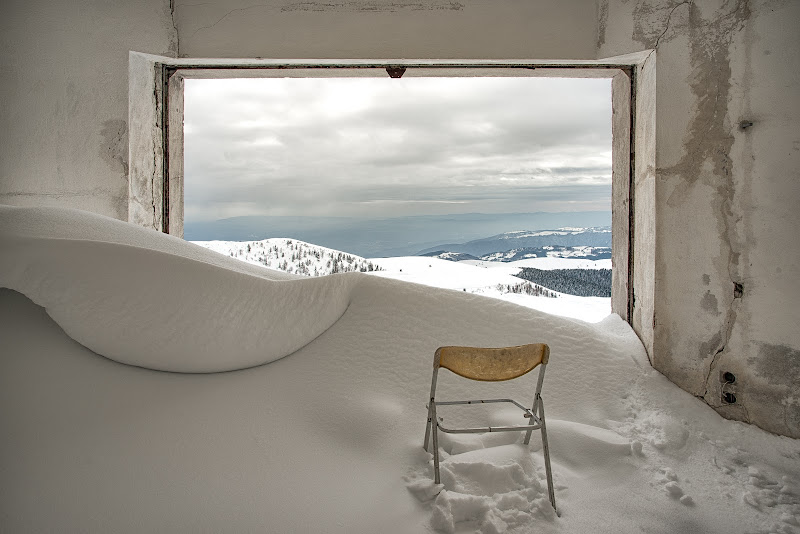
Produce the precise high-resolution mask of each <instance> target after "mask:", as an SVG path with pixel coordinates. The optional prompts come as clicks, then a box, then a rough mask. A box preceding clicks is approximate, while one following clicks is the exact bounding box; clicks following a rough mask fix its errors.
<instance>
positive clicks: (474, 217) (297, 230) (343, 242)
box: [184, 211, 611, 258]
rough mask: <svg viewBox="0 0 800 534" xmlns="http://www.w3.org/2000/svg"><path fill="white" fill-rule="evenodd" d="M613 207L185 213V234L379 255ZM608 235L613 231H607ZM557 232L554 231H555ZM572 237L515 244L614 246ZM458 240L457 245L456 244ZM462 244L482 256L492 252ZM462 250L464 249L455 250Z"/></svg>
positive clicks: (600, 219) (607, 218) (582, 223)
mask: <svg viewBox="0 0 800 534" xmlns="http://www.w3.org/2000/svg"><path fill="white" fill-rule="evenodd" d="M610 224H611V212H610V211H582V212H559V213H547V212H537V213H499V214H498V213H459V214H452V215H416V216H407V217H394V218H385V219H378V218H371V219H367V218H357V217H295V216H288V217H265V216H247V217H233V218H228V219H221V220H217V221H202V222H201V221H192V220H191V219H190V218H188V217H187V221H186V223H185V226H184V238H185V239H187V240H189V241H213V240H217V241H260V240H263V239H268V238H290V239H298V240H301V241H305V242H307V243H314V244H316V245H319V246H323V247H326V248H330V249H334V250H341V251H346V252H348V253H350V254H353V255H356V256H361V257H364V258H381V257H396V256H410V255H418V254H419V253H420V252H421V251H422V252H423V253H424V252H425V251H427V252H432V251H435V250H444V245H442V244H456V245H457V244H467V243H469V242H472V241H483V240H486V239H488V240H491V239H493V238H491V237H489V238H487V237H486V236H497V235H500V234H501V233H502V232H508V230H509V229H512V230H519V229H525V230H526V231H528V232H536V231H541V230H547V229H550V228H564V227H581V228H593V227H603V226H606V227H607V226H610ZM609 235H610V233H609ZM554 237H555V236H554ZM559 239H560V238H559ZM569 239H570V238H569V237H564V239H563V240H556V241H552V240H551V242H544V241H535V240H534V241H530V242H525V241H524V239H523V238H522V237H521V236H520V237H519V238H518V239H516V240H512V241H516V242H517V243H518V245H512V246H511V247H509V248H507V249H503V250H510V249H511V248H514V247H517V248H521V247H541V246H546V245H556V246H562V245H563V246H573V245H594V246H608V247H610V246H611V241H610V237H609V238H608V240H607V243H608V244H607V245H601V244H600V243H599V242H598V243H595V242H585V243H581V242H577V241H575V240H574V239H573V240H572V241H569ZM456 245H454V246H456ZM490 248H491V246H489V247H483V248H482V249H481V251H477V249H476V250H473V251H470V250H464V251H463V252H466V253H468V254H471V255H473V256H476V257H479V256H481V255H483V254H487V253H489V252H496V251H500V250H501V249H496V250H489V249H490ZM452 251H453V252H459V251H460V250H458V251H457V250H452Z"/></svg>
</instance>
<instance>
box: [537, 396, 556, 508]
mask: <svg viewBox="0 0 800 534" xmlns="http://www.w3.org/2000/svg"><path fill="white" fill-rule="evenodd" d="M539 414H540V419H541V420H542V451H543V452H544V470H545V474H546V475H547V492H548V494H549V496H550V504H552V505H553V510H555V512H556V515H557V516H558V517H561V514H560V513H558V508H556V493H555V491H554V490H553V473H552V471H551V469H550V447H549V446H548V445H547V426H546V425H545V420H544V402H542V399H539Z"/></svg>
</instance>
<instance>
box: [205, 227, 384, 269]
mask: <svg viewBox="0 0 800 534" xmlns="http://www.w3.org/2000/svg"><path fill="white" fill-rule="evenodd" d="M193 243H195V244H197V245H200V246H201V247H205V248H207V249H211V250H213V251H215V252H219V253H220V254H225V255H226V256H230V257H231V258H236V259H238V260H242V261H246V262H248V263H253V264H255V265H262V266H264V267H267V268H269V269H276V270H279V271H283V272H286V273H290V274H299V275H304V276H323V275H326V274H336V273H351V272H362V273H367V272H372V271H375V270H377V269H378V267H377V266H376V265H375V264H374V263H373V262H371V261H369V260H366V259H364V258H362V257H360V256H355V255H353V254H348V253H347V252H342V251H339V250H333V249H330V248H325V247H321V246H319V245H312V244H311V243H306V242H304V241H298V240H297V239H287V238H282V237H281V238H272V239H263V240H261V241H193Z"/></svg>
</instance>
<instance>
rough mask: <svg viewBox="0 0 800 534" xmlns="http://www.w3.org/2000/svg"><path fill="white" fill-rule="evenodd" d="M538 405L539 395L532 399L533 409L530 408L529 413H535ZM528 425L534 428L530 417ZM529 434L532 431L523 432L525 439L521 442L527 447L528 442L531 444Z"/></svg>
mask: <svg viewBox="0 0 800 534" xmlns="http://www.w3.org/2000/svg"><path fill="white" fill-rule="evenodd" d="M538 405H539V395H538V394H537V395H536V398H535V399H534V401H533V408H531V412H535V411H537V406H538ZM526 415H527V414H526ZM530 425H531V426H534V425H535V422H534V420H533V417H531V421H530ZM531 434H533V429H530V430H528V431H527V432H525V439H524V440H523V442H522V443H524V444H525V445H527V444H528V443H530V442H531Z"/></svg>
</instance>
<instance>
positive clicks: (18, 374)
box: [0, 207, 800, 534]
mask: <svg viewBox="0 0 800 534" xmlns="http://www.w3.org/2000/svg"><path fill="white" fill-rule="evenodd" d="M0 251H1V253H0V287H6V288H10V289H0V340H2V341H1V342H0V343H1V345H0V346H2V356H1V357H0V427H1V428H2V429H3V432H2V435H1V436H0V451H2V455H0V525H1V526H2V528H0V530H2V531H3V532H6V531H8V532H222V531H224V532H348V533H352V532H356V533H375V532H382V533H419V532H429V531H431V530H432V529H433V528H434V526H436V527H438V528H439V529H441V530H445V531H446V530H450V531H456V532H475V531H480V532H503V531H507V532H544V533H548V532H562V533H583V532H587V533H589V532H592V533H594V532H608V533H612V532H613V533H617V532H631V533H634V532H636V533H638V532H648V533H656V532H664V533H693V532H698V533H699V532H703V533H706V532H708V533H720V534H722V533H725V534H729V533H733V532H737V533H738V532H782V533H787V532H790V533H797V532H800V527H798V520H799V519H800V442H798V440H792V439H789V438H783V437H778V436H774V435H771V434H768V433H766V432H763V431H761V430H759V429H758V428H755V427H751V426H748V425H744V424H741V423H737V422H731V421H726V420H723V419H721V418H720V417H719V416H718V415H717V414H716V413H715V412H713V411H712V410H711V409H710V408H708V407H707V406H706V405H705V404H703V403H702V402H700V401H699V400H697V399H695V398H694V397H692V396H691V395H689V394H687V393H685V392H683V391H681V390H680V389H678V388H677V387H675V386H674V385H673V384H671V383H670V382H669V381H667V380H666V379H665V378H664V377H663V376H661V375H660V374H659V373H657V372H656V371H654V370H652V368H650V366H649V364H648V362H647V359H646V356H645V354H644V351H643V349H642V346H641V344H640V343H639V341H638V339H637V338H636V336H635V335H634V334H633V332H632V331H631V330H630V328H629V327H628V325H627V324H625V323H624V322H623V321H621V320H620V319H619V317H617V316H613V315H612V316H609V317H608V318H606V319H604V320H603V321H601V322H600V323H597V324H589V323H586V322H583V321H578V320H572V319H568V318H562V317H556V316H553V315H548V314H545V313H541V312H538V311H536V310H531V309H528V308H523V307H520V306H516V305H513V304H511V303H507V302H503V301H500V300H495V299H488V298H485V297H482V296H479V295H472V294H469V293H467V292H463V291H450V290H443V289H435V288H431V287H426V286H422V285H416V284H406V283H403V282H401V281H396V280H391V279H385V278H381V277H375V276H370V275H365V274H358V273H349V274H346V275H337V276H331V277H323V278H319V279H316V280H318V281H316V282H314V281H308V280H307V279H306V280H298V279H296V278H294V277H292V276H288V275H279V274H275V273H273V272H270V271H266V270H264V269H261V268H259V267H257V266H250V265H247V264H244V263H242V262H238V261H236V260H233V259H230V258H225V257H223V256H219V255H217V254H215V253H213V252H211V251H208V250H205V249H202V248H201V247H198V246H194V245H191V244H189V243H185V242H183V241H180V240H178V239H174V238H171V237H169V236H164V235H161V234H157V233H155V232H151V231H148V230H144V229H140V228H135V227H133V226H130V225H127V224H125V223H121V222H118V221H113V220H111V219H107V218H104V217H100V216H97V215H90V214H86V213H82V212H77V211H72V210H55V209H21V208H8V207H0ZM151 287H152V288H154V289H152V290H151V289H148V288H151ZM71 288H78V289H74V290H73V289H71ZM23 293H24V294H25V295H27V296H25V295H23ZM226 295H227V297H226ZM40 306H41V307H40ZM296 321H300V323H301V325H302V326H301V327H296V328H295V327H292V325H293V324H295V322H296ZM57 323H58V324H57ZM59 325H61V326H59ZM62 328H63V329H62ZM259 330H261V331H263V332H267V333H268V334H269V335H267V334H265V333H263V332H261V333H260V332H259ZM65 331H66V332H69V333H70V335H69V336H68V335H67V333H65ZM70 336H72V338H77V339H80V341H81V343H82V344H79V343H78V342H76V341H74V340H73V339H72V338H71V337H70ZM264 336H266V338H265V337H264ZM215 340H216V341H215ZM528 342H545V343H548V344H549V345H550V347H551V351H552V352H551V361H550V365H549V366H548V368H547V377H546V379H545V383H544V390H543V396H544V399H545V401H546V406H547V416H548V433H549V436H550V446H551V453H552V457H553V463H554V473H555V480H556V488H557V489H556V499H557V501H558V504H559V509H560V510H561V512H562V516H561V517H560V518H558V517H556V516H555V515H554V514H553V513H552V510H551V509H550V508H549V504H548V503H547V498H546V490H545V487H546V485H545V483H544V480H543V478H544V477H543V469H542V458H541V451H540V448H541V444H540V442H539V441H538V439H537V438H536V433H534V436H535V437H534V439H533V440H532V443H531V446H530V448H529V449H528V448H526V447H524V446H522V445H521V444H520V443H519V441H518V438H517V437H516V436H515V435H513V434H490V435H486V436H468V437H460V438H457V439H456V438H453V439H446V437H445V439H443V440H442V443H441V445H442V448H443V456H445V457H446V459H445V460H444V462H443V465H442V468H443V482H444V489H443V490H442V491H440V492H439V493H438V496H434V494H435V493H436V492H437V491H438V490H439V488H434V487H432V482H431V481H430V477H431V471H430V465H429V464H430V456H429V455H428V454H427V453H425V452H424V451H422V448H421V444H422V438H423V432H424V426H425V416H426V410H425V401H426V397H427V394H428V388H429V385H430V374H431V363H432V357H433V352H434V350H435V348H436V347H438V346H440V345H448V344H463V345H484V346H499V345H514V344H522V343H528ZM87 346H88V347H93V348H95V350H97V351H98V352H102V353H105V352H108V354H105V355H106V356H109V357H111V358H117V359H119V360H125V361H128V362H129V363H132V364H136V365H139V366H140V367H136V366H133V365H125V364H121V363H117V362H116V361H112V360H111V359H109V358H106V357H103V356H101V355H99V354H97V353H95V352H92V351H91V350H89V349H88V348H86V347H87ZM254 347H255V349H254ZM298 347H299V348H298ZM258 349H261V351H262V352H261V356H260V358H261V360H262V361H263V362H271V363H265V364H264V365H258V366H255V367H250V368H247V369H244V367H248V366H250V365H253V363H258V362H257V360H258V358H259V350H258ZM148 351H149V353H147V354H145V352H148ZM215 358H216V359H215ZM147 367H160V368H165V369H167V368H168V369H172V370H173V371H181V370H206V371H208V370H214V368H225V369H231V370H230V371H229V372H217V373H207V374H187V373H181V372H164V371H156V370H152V369H149V368H147ZM240 367H241V368H242V369H240V370H233V369H237V368H240ZM532 388H533V384H532V383H531V382H530V381H526V380H524V379H520V380H516V381H511V382H508V383H502V384H488V383H480V384H478V383H475V382H470V381H467V380H464V379H461V378H459V377H457V376H454V375H450V374H448V373H447V372H442V373H441V374H440V385H439V390H438V391H439V394H440V396H441V397H442V398H443V397H445V396H448V397H451V398H458V397H471V398H476V397H477V398H480V396H481V395H484V394H487V395H494V392H496V390H502V391H504V392H509V393H510V395H511V396H512V397H519V398H520V399H527V398H528V397H529V396H530V394H531V391H532ZM443 415H444V417H445V418H446V420H448V418H450V417H455V418H456V419H458V417H457V416H455V415H452V416H451V415H450V414H447V413H445V414H443ZM477 417H478V420H479V421H481V422H485V421H489V422H494V421H510V420H512V419H511V418H512V417H514V418H515V419H513V420H514V421H515V422H516V418H517V417H518V416H517V415H516V414H515V415H513V416H512V415H511V414H509V413H507V412H500V413H499V414H489V413H487V414H480V415H478V416H477Z"/></svg>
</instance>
